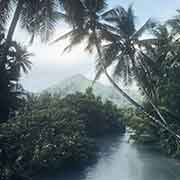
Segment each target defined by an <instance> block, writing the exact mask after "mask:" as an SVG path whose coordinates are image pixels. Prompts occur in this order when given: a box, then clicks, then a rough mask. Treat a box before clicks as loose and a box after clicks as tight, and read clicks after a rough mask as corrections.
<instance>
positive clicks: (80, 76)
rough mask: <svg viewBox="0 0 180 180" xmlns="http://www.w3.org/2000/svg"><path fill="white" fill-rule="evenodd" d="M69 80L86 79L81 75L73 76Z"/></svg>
mask: <svg viewBox="0 0 180 180" xmlns="http://www.w3.org/2000/svg"><path fill="white" fill-rule="evenodd" d="M71 78H73V79H86V80H87V78H86V77H85V76H84V75H82V74H75V75H73V76H71V77H70V79H71Z"/></svg>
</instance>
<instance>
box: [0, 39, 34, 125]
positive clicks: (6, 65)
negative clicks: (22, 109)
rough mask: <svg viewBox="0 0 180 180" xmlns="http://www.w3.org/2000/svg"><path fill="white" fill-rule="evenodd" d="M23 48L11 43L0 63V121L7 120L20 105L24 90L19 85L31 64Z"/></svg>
mask: <svg viewBox="0 0 180 180" xmlns="http://www.w3.org/2000/svg"><path fill="white" fill-rule="evenodd" d="M5 46H6V45H5V41H3V39H2V40H1V42H0V51H1V50H2V49H4V48H5ZM31 55H32V54H31V53H28V52H27V50H26V48H25V47H22V46H21V45H20V44H18V43H16V42H14V41H11V43H10V44H9V49H8V52H7V56H6V57H5V58H4V59H3V63H1V70H0V83H1V84H0V101H1V104H0V117H1V121H2V122H3V121H6V120H7V119H8V118H9V115H10V112H13V111H15V110H16V109H17V108H18V107H19V105H20V104H21V103H22V101H23V99H22V96H21V95H22V94H24V92H23V91H24V90H23V88H22V87H21V85H20V84H19V78H20V76H21V75H22V73H27V72H28V71H29V70H30V68H31V62H30V61H29V57H30V56H31Z"/></svg>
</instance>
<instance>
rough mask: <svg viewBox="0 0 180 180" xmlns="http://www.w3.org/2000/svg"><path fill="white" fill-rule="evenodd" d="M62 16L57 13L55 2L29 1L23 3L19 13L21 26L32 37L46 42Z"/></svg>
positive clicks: (45, 0) (46, 0)
mask: <svg viewBox="0 0 180 180" xmlns="http://www.w3.org/2000/svg"><path fill="white" fill-rule="evenodd" d="M63 18H64V14H62V13H60V12H58V11H57V3H56V1H51V0H44V1H37V0H31V1H27V2H26V3H24V6H23V10H22V13H21V26H22V28H25V29H26V30H27V31H28V32H29V33H30V34H32V36H34V35H38V36H40V37H41V40H42V41H47V40H49V38H50V37H51V36H52V34H53V32H54V31H55V27H56V25H57V22H58V21H59V20H60V19H63Z"/></svg>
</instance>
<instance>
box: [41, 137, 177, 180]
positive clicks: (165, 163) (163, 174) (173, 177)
mask: <svg viewBox="0 0 180 180" xmlns="http://www.w3.org/2000/svg"><path fill="white" fill-rule="evenodd" d="M99 144H100V146H101V147H100V152H99V158H98V161H97V162H96V163H94V164H92V165H89V166H88V167H86V168H84V169H79V168H77V169H73V170H68V171H67V172H63V173H61V174H56V175H51V176H46V177H43V178H38V179H39V180H180V162H178V161H176V160H174V159H171V158H168V157H166V156H164V155H162V153H160V152H158V151H157V150H155V149H154V148H152V147H150V146H143V145H135V144H132V143H129V142H128V134H126V135H124V136H122V137H117V136H115V137H110V138H105V139H104V140H101V142H99Z"/></svg>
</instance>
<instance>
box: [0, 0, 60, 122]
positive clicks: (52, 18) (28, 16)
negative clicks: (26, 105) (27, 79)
mask: <svg viewBox="0 0 180 180" xmlns="http://www.w3.org/2000/svg"><path fill="white" fill-rule="evenodd" d="M58 5H60V2H59V1H58V0H54V1H52V0H43V1H42V0H30V1H29V0H1V1H0V34H1V36H0V40H1V41H0V73H1V78H0V82H1V87H0V91H1V97H0V99H1V102H3V103H1V107H0V108H1V110H0V111H1V112H2V113H3V114H2V116H1V117H2V118H3V119H4V120H6V119H7V118H8V116H9V112H10V109H14V108H15V106H16V105H13V104H14V102H19V101H18V95H19V94H20V93H21V91H19V89H22V88H19V87H20V86H19V83H18V80H19V77H20V75H21V72H23V71H24V72H25V73H26V72H28V70H29V68H30V66H31V63H30V61H29V56H30V55H31V54H29V53H28V52H27V50H26V49H24V48H23V47H21V46H20V45H19V44H17V43H16V42H14V41H13V35H14V33H15V29H16V27H17V24H18V23H19V24H20V26H21V27H22V28H23V29H25V30H27V31H28V33H29V34H30V35H31V41H33V39H34V37H35V36H36V35H39V36H40V37H41V40H42V41H45V40H48V39H49V37H50V35H51V34H52V33H53V31H54V28H55V25H56V23H57V22H58V20H59V19H60V17H61V16H62V14H61V13H60V12H58ZM12 13H13V16H12V21H11V23H10V27H9V29H8V30H7V35H6V37H5V36H4V34H5V27H6V26H7V23H8V21H9V20H10V18H11V16H10V14H12ZM2 32H3V33H2Z"/></svg>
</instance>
